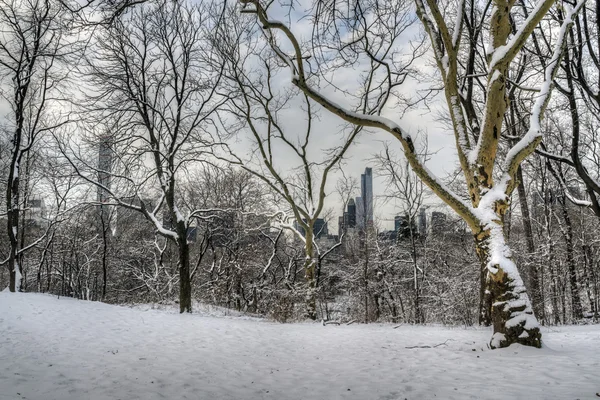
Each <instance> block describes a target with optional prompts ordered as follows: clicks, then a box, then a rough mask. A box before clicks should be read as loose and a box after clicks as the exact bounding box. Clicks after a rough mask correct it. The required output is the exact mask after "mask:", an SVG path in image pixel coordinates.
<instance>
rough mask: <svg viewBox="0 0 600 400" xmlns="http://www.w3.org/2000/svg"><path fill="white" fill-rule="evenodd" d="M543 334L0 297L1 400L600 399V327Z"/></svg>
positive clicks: (15, 295) (552, 330) (43, 297)
mask: <svg viewBox="0 0 600 400" xmlns="http://www.w3.org/2000/svg"><path fill="white" fill-rule="evenodd" d="M212 314H213V315H218V313H214V312H213V313H212ZM234 315H235V314H234ZM542 331H543V335H544V345H545V347H544V348H543V349H534V348H529V347H524V346H521V345H513V346H511V347H509V348H507V349H500V350H488V349H487V345H486V343H487V342H488V339H489V334H490V331H489V330H488V329H465V328H449V327H440V326H405V325H402V326H400V327H399V328H397V329H393V325H386V324H370V325H362V324H353V325H350V326H346V325H341V326H335V325H327V326H322V325H321V324H317V323H297V324H278V323H273V322H268V321H261V320H258V319H247V318H243V317H241V318H240V317H231V316H230V317H228V318H223V317H214V316H207V315H206V314H205V313H203V314H191V315H188V314H174V313H169V312H166V311H161V310H146V311H144V310H143V309H133V308H128V307H119V306H111V305H107V304H102V303H96V302H85V301H77V300H73V299H67V298H61V299H57V298H56V297H52V296H49V295H40V294H29V293H0V399H2V400H4V399H10V400H12V399H25V398H26V399H29V400H53V399H56V400H58V399H60V400H80V399H93V400H102V399H107V400H109V399H110V400H116V399H127V400H134V399H163V398H164V399H278V400H279V399H388V400H394V399H434V398H438V399H516V398H518V399H541V398H544V399H575V398H580V399H591V398H596V397H595V396H596V392H599V391H600V380H599V379H598V368H599V367H600V353H599V352H598V348H599V346H600V326H598V325H586V326H566V327H554V328H550V329H546V328H542ZM498 339H501V338H498ZM415 346H428V347H424V348H422V347H415Z"/></svg>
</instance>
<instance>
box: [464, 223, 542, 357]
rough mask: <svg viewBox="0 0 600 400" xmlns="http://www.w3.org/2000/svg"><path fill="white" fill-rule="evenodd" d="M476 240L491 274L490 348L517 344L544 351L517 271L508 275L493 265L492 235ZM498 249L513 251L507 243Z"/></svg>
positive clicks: (484, 234) (487, 295) (484, 233)
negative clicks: (491, 327)
mask: <svg viewBox="0 0 600 400" xmlns="http://www.w3.org/2000/svg"><path fill="white" fill-rule="evenodd" d="M476 240H477V250H478V254H479V255H480V257H481V258H482V259H483V260H485V263H486V267H487V270H488V271H487V278H486V288H487V291H488V292H489V293H486V299H487V301H488V302H489V305H490V310H489V313H490V314H489V315H490V319H491V323H492V325H493V327H494V335H493V337H492V341H491V343H490V347H491V348H502V347H508V346H510V345H511V344H513V343H520V344H522V345H525V346H533V347H538V348H539V347H541V346H542V341H541V339H542V334H541V332H540V329H539V327H538V324H537V320H536V319H535V316H534V314H533V309H532V307H531V302H530V300H529V297H528V296H527V293H526V290H525V286H524V284H523V281H522V280H521V277H520V276H519V273H518V271H517V269H516V268H514V271H507V270H505V269H503V268H502V266H501V265H499V264H494V263H493V262H491V261H492V260H491V254H490V246H491V239H490V232H489V231H482V232H480V234H479V235H477V237H476ZM495 245H496V246H498V245H503V246H504V248H505V249H506V250H505V251H506V252H508V251H509V250H508V247H507V245H506V243H504V244H502V243H496V244H495ZM508 260H509V261H512V260H510V259H508ZM491 270H494V271H495V272H492V271H491Z"/></svg>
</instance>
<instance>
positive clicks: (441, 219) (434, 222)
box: [431, 211, 446, 234]
mask: <svg viewBox="0 0 600 400" xmlns="http://www.w3.org/2000/svg"><path fill="white" fill-rule="evenodd" d="M445 230H446V214H444V213H443V212H439V211H434V212H432V213H431V233H433V234H436V233H442V232H444V231H445Z"/></svg>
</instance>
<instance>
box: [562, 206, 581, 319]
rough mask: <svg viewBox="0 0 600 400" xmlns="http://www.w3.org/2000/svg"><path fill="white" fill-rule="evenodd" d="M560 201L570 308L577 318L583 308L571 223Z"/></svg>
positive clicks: (579, 317)
mask: <svg viewBox="0 0 600 400" xmlns="http://www.w3.org/2000/svg"><path fill="white" fill-rule="evenodd" d="M560 203H561V206H562V207H561V208H562V213H563V218H564V220H565V226H566V232H565V242H566V245H567V267H568V269H569V286H570V289H571V310H572V313H573V318H574V319H576V320H578V319H581V318H583V308H582V306H581V297H580V296H579V285H578V283H577V271H576V268H575V257H574V246H573V223H572V222H571V217H570V216H569V212H568V211H567V206H566V204H565V202H564V199H563V201H561V202H560Z"/></svg>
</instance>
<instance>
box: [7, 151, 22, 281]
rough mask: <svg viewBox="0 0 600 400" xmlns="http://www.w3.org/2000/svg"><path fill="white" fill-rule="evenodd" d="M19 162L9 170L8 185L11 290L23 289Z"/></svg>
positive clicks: (14, 163) (14, 161)
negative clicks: (19, 256) (19, 254)
mask: <svg viewBox="0 0 600 400" xmlns="http://www.w3.org/2000/svg"><path fill="white" fill-rule="evenodd" d="M18 170H19V167H18V162H17V160H13V164H11V171H10V172H9V183H8V184H7V185H6V186H7V188H6V209H7V218H6V228H7V233H8V240H9V245H10V248H9V253H8V263H7V264H6V266H7V268H8V274H9V286H8V290H10V291H11V292H19V291H21V273H22V271H21V268H22V267H21V265H19V258H18V248H19V242H18V232H19V176H18Z"/></svg>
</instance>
